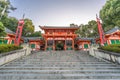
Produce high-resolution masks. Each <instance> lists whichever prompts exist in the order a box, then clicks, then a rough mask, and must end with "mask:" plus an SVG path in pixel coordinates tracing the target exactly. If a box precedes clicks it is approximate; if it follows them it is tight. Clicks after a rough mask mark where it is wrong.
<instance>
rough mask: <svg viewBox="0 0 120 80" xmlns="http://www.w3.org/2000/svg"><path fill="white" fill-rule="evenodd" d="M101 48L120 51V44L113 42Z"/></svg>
mask: <svg viewBox="0 0 120 80" xmlns="http://www.w3.org/2000/svg"><path fill="white" fill-rule="evenodd" d="M100 49H103V50H107V51H111V52H116V53H120V45H119V44H111V45H108V46H102V47H100Z"/></svg>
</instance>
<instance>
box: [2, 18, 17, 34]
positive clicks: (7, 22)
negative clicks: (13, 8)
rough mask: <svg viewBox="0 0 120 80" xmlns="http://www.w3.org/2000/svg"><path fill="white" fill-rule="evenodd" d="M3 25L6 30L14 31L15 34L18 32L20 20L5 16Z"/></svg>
mask: <svg viewBox="0 0 120 80" xmlns="http://www.w3.org/2000/svg"><path fill="white" fill-rule="evenodd" d="M2 23H3V24H4V26H5V27H6V28H8V29H10V30H12V31H13V32H16V29H17V25H18V20H17V19H16V18H15V17H7V16H3V17H2Z"/></svg>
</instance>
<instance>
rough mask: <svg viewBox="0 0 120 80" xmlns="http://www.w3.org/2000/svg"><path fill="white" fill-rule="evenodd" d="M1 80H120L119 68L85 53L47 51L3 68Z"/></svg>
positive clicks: (0, 67)
mask: <svg viewBox="0 0 120 80" xmlns="http://www.w3.org/2000/svg"><path fill="white" fill-rule="evenodd" d="M0 80H120V66H118V65H115V64H111V63H108V62H104V61H101V60H98V59H95V58H93V57H91V56H89V55H88V53H87V52H84V51H45V52H38V53H33V54H31V55H29V56H27V57H23V58H21V59H17V60H14V61H12V62H10V63H8V64H5V65H3V66H0Z"/></svg>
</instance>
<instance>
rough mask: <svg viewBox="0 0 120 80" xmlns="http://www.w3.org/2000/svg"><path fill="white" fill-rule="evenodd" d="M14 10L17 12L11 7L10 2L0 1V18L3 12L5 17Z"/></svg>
mask: <svg viewBox="0 0 120 80" xmlns="http://www.w3.org/2000/svg"><path fill="white" fill-rule="evenodd" d="M14 10H16V8H15V7H13V6H12V5H11V3H10V1H9V0H7V1H5V0H0V16H1V15H2V13H3V12H4V15H6V16H8V13H10V11H14Z"/></svg>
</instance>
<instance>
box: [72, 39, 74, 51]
mask: <svg viewBox="0 0 120 80" xmlns="http://www.w3.org/2000/svg"><path fill="white" fill-rule="evenodd" d="M72 48H73V50H74V40H73V39H72Z"/></svg>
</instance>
